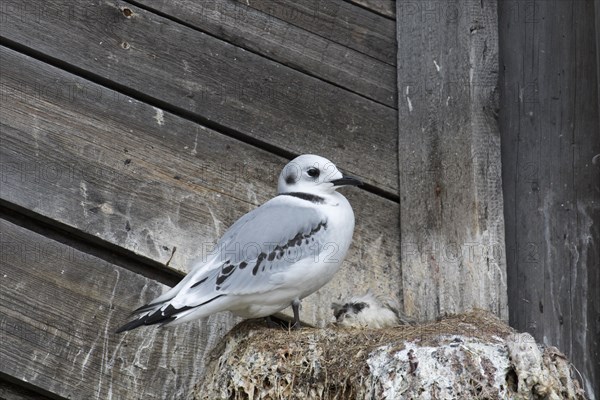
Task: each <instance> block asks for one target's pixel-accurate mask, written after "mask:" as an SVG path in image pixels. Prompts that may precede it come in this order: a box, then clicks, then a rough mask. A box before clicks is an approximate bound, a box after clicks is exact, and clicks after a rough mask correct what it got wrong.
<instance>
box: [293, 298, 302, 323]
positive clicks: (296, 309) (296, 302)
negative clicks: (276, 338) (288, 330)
mask: <svg viewBox="0 0 600 400" xmlns="http://www.w3.org/2000/svg"><path fill="white" fill-rule="evenodd" d="M292 311H294V323H293V325H292V329H300V300H298V299H296V300H294V301H292Z"/></svg>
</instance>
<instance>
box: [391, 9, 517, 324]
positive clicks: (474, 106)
mask: <svg viewBox="0 0 600 400" xmlns="http://www.w3.org/2000/svg"><path fill="white" fill-rule="evenodd" d="M396 18H397V37H398V92H399V100H398V117H399V165H400V190H399V191H400V229H401V237H402V249H401V253H402V279H403V280H402V283H403V293H404V307H405V310H406V311H407V312H408V313H409V314H411V315H414V316H416V317H418V318H420V319H422V320H430V319H432V318H435V317H437V316H439V315H440V314H442V315H443V314H447V313H457V312H461V311H465V310H470V309H471V308H473V307H478V308H482V309H486V310H489V311H492V312H494V313H495V314H497V315H498V316H499V317H500V318H502V319H504V320H507V319H508V309H507V299H506V261H505V255H504V245H503V244H504V219H503V215H502V212H503V210H502V179H501V175H500V136H499V132H498V129H497V122H496V113H497V107H498V102H497V99H498V93H497V78H498V36H497V11H496V2H495V1H494V0H485V1H480V0H472V1H461V2H450V1H423V2H409V1H406V2H405V1H399V2H397V12H396Z"/></svg>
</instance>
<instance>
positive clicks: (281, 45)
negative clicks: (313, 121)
mask: <svg viewBox="0 0 600 400" xmlns="http://www.w3.org/2000/svg"><path fill="white" fill-rule="evenodd" d="M136 3H137V4H142V5H144V7H145V8H149V9H152V10H156V11H158V12H160V13H163V14H168V15H170V16H171V17H174V18H177V19H178V20H180V21H183V22H185V23H187V24H190V25H192V26H194V27H195V28H197V29H200V30H202V31H204V32H208V33H210V34H211V35H214V36H216V37H218V38H220V39H223V40H225V41H227V42H229V43H232V44H234V45H236V46H240V47H243V48H245V49H248V50H251V51H253V52H255V53H258V54H260V55H263V56H265V57H268V58H270V59H272V60H275V61H277V62H280V63H282V64H285V65H287V66H290V67H292V68H295V69H298V70H300V71H303V72H306V73H308V74H310V75H313V76H316V77H318V78H320V79H323V80H325V81H328V82H331V83H333V84H335V85H338V86H341V87H343V88H345V89H348V90H350V91H352V92H355V93H358V94H361V95H363V96H365V97H368V98H370V99H372V100H375V101H377V102H380V103H383V104H385V105H388V106H390V107H396V68H395V67H394V66H392V65H389V64H386V63H384V62H383V61H379V60H376V59H374V58H373V57H371V56H368V55H366V54H364V53H361V52H359V51H357V50H354V49H352V48H349V47H347V46H344V45H341V44H339V43H336V42H333V41H331V40H328V39H326V38H324V37H322V36H320V35H317V34H315V33H312V32H309V31H307V30H305V29H302V28H299V27H297V26H295V25H292V24H290V23H288V22H287V21H285V20H282V19H280V18H277V17H276V16H273V15H269V14H266V13H264V12H261V11H258V10H256V9H254V8H252V7H249V6H248V5H246V4H245V3H236V2H232V1H231V0H214V1H200V2H198V1H193V0H180V1H177V2H173V1H169V0H137V2H136ZM274 4H277V7H285V6H286V4H284V3H282V2H277V3H274ZM392 33H393V32H392Z"/></svg>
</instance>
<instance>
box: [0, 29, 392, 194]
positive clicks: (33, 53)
mask: <svg viewBox="0 0 600 400" xmlns="http://www.w3.org/2000/svg"><path fill="white" fill-rule="evenodd" d="M0 45H1V46H4V47H6V48H9V49H11V50H13V51H16V52H18V53H21V54H24V55H26V56H29V57H31V58H34V59H36V60H38V61H41V62H43V63H46V64H49V65H52V66H53V67H56V68H59V69H62V70H64V71H66V72H69V73H71V74H73V75H76V76H78V77H80V78H83V79H86V80H88V81H90V82H93V83H96V84H98V85H101V86H104V87H106V88H108V89H111V90H114V91H116V92H118V93H120V94H123V95H125V96H129V97H131V98H133V99H135V100H138V101H140V102H142V103H145V104H148V105H149V106H152V107H156V108H160V109H162V110H164V111H167V112H169V113H171V114H174V115H176V116H178V117H180V118H183V119H185V120H188V121H191V122H194V123H196V124H200V125H203V126H205V127H207V128H209V129H212V130H214V131H216V132H218V133H220V134H222V135H224V136H227V137H230V138H233V139H236V140H239V141H240V142H242V143H245V144H248V145H250V146H253V147H256V148H258V149H260V150H264V151H268V152H270V153H273V154H275V155H277V156H280V157H283V158H286V159H288V160H292V159H293V158H295V157H297V156H299V155H300V154H295V153H292V152H289V151H287V150H284V149H282V148H280V147H277V146H275V145H273V144H270V143H267V142H264V141H261V140H258V139H256V138H254V137H251V136H248V135H246V134H243V133H241V132H239V131H237V130H234V129H231V128H228V127H226V126H224V125H222V124H219V123H218V122H215V121H212V120H209V119H206V118H203V117H201V116H198V115H195V114H193V113H192V112H191V111H188V110H185V109H183V108H181V107H178V106H175V105H173V104H170V103H168V102H166V101H163V100H160V99H157V98H155V97H152V96H149V95H147V94H144V93H141V92H139V91H137V90H135V89H131V88H129V87H127V86H124V85H121V84H119V83H116V82H114V81H112V80H110V79H107V78H103V77H101V76H98V75H96V74H94V73H92V72H90V71H86V70H83V69H81V68H79V67H76V66H74V65H72V64H69V63H67V62H65V61H63V60H60V59H57V58H54V57H51V56H49V55H46V54H43V53H41V52H39V51H37V50H34V49H32V48H30V47H27V46H25V45H23V44H21V43H16V42H13V41H12V40H9V39H6V38H5V37H0ZM378 104H379V103H378ZM361 189H362V190H365V191H367V192H370V193H372V194H375V195H377V196H380V197H383V198H385V199H387V200H390V201H393V202H395V203H399V202H400V196H399V194H398V193H393V192H390V191H388V190H385V189H382V188H379V187H377V186H375V185H371V184H368V183H365V184H364V185H363V186H361Z"/></svg>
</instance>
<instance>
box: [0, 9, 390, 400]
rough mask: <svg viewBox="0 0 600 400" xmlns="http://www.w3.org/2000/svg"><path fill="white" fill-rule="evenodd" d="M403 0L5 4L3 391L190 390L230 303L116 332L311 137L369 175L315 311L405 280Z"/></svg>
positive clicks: (119, 393) (1, 89)
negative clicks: (399, 51) (400, 100)
mask: <svg viewBox="0 0 600 400" xmlns="http://www.w3.org/2000/svg"><path fill="white" fill-rule="evenodd" d="M392 4H393V3H392V2H382V3H379V2H372V1H369V0H366V1H365V0H360V1H359V0H357V1H352V2H346V1H342V0H333V1H332V0H327V1H317V0H302V1H291V0H290V1H288V0H282V1H277V2H273V1H253V2H246V1H234V0H216V1H211V2H193V1H188V0H180V1H177V2H173V3H172V2H167V1H143V0H142V1H131V2H123V1H120V2H114V1H103V0H100V1H96V2H88V3H78V4H76V5H75V4H73V2H69V1H55V0H52V1H33V0H32V1H28V2H26V3H23V2H16V1H14V2H11V1H7V2H3V3H2V8H1V10H0V11H1V13H2V14H1V16H0V17H1V21H2V23H1V24H0V40H1V43H0V44H1V46H0V61H1V69H2V74H0V94H1V98H2V105H1V108H0V121H1V131H0V140H1V143H2V146H1V147H0V162H1V167H2V171H1V172H2V173H1V177H0V178H1V188H0V211H1V213H0V214H1V215H0V223H1V228H0V229H1V232H2V233H1V237H0V245H1V247H0V251H1V258H0V259H1V263H0V279H1V282H2V290H1V292H0V297H1V300H2V301H1V302H0V333H1V335H2V342H3V346H2V347H1V348H0V381H2V382H1V384H0V390H2V392H0V393H2V394H3V395H6V396H13V398H19V399H25V398H30V397H31V396H30V394H29V393H30V392H33V393H35V394H36V396H37V395H39V396H47V397H49V398H98V399H104V398H111V397H112V398H128V397H131V396H132V394H133V396H134V397H135V398H185V397H186V396H187V394H188V393H189V392H190V391H191V386H192V385H193V384H194V383H195V382H197V381H198V376H200V375H201V374H202V373H203V370H204V359H205V357H206V355H207V354H208V353H209V352H210V350H211V349H212V348H213V347H214V344H215V343H216V342H217V341H218V340H219V339H220V338H221V337H222V335H223V334H224V333H225V332H226V331H227V330H228V329H229V328H230V327H231V326H233V324H234V323H235V322H236V321H237V320H236V319H235V318H232V317H231V316H229V315H227V314H223V315H217V316H213V317H211V318H210V319H208V321H205V322H204V323H202V324H188V325H184V326H181V327H178V328H176V329H165V330H160V329H154V328H151V329H141V330H139V331H134V332H132V333H128V334H126V335H114V334H113V331H114V329H115V328H116V327H117V326H118V325H120V324H121V323H123V322H124V321H125V319H126V317H127V314H128V312H129V311H130V310H131V309H133V308H135V307H137V306H139V305H141V304H143V303H144V302H146V301H148V300H150V299H151V298H152V297H153V296H155V295H156V294H157V293H160V292H161V291H163V290H165V289H166V286H165V285H164V284H168V285H172V284H174V283H176V282H177V280H178V279H179V278H180V277H181V276H182V275H183V273H185V272H186V271H187V268H188V262H189V260H190V259H192V258H195V257H196V256H199V255H201V254H202V253H203V252H205V251H207V250H208V249H209V248H210V245H211V244H213V243H214V242H215V240H216V239H217V238H218V237H219V236H220V235H221V234H222V233H223V231H224V230H225V229H226V228H227V227H228V226H229V225H230V224H231V223H232V222H233V221H235V220H236V219H237V218H238V217H239V216H241V215H242V214H244V213H245V212H247V211H249V210H251V209H253V208H254V207H256V206H257V205H259V204H261V203H262V202H264V201H265V200H267V199H268V198H270V197H271V196H273V195H274V193H275V181H276V176H277V175H278V174H279V171H280V169H281V168H282V167H283V165H284V164H285V163H286V160H287V159H289V158H291V157H293V156H294V155H296V154H300V153H316V154H320V155H323V156H325V157H328V158H330V159H331V160H333V161H334V162H336V164H337V165H338V166H339V167H340V168H341V169H343V170H345V171H346V172H348V173H351V174H354V175H357V176H359V177H361V178H363V179H364V180H365V181H366V182H367V183H368V185H367V186H366V189H367V190H354V191H353V190H345V193H346V194H347V196H348V198H349V200H350V202H351V203H352V204H353V208H354V210H355V214H356V217H357V226H356V231H355V237H354V245H353V247H352V249H351V252H350V254H349V256H348V259H347V262H346V263H345V266H344V267H343V269H342V271H341V272H340V274H339V275H338V276H336V278H335V279H334V281H333V282H332V283H331V284H330V285H329V286H327V287H326V288H324V289H323V290H321V291H319V292H318V293H317V294H315V295H314V296H311V297H310V298H308V299H306V300H307V301H305V302H304V308H303V317H304V318H305V319H306V321H307V322H309V323H314V324H317V325H323V324H325V323H327V322H329V320H330V318H331V312H330V310H329V305H330V302H331V301H332V300H334V299H337V298H338V297H340V296H344V297H345V296H347V295H348V293H356V292H362V291H365V290H366V289H367V287H368V286H370V287H372V288H373V289H375V290H377V291H378V292H381V293H383V294H389V295H391V296H401V285H400V283H399V282H398V280H394V279H390V278H389V277H390V276H400V275H401V273H400V261H399V251H400V248H399V245H398V237H399V229H398V223H397V221H398V210H399V205H398V196H397V187H398V168H397V145H396V143H397V136H396V135H397V133H396V131H397V116H396V113H397V111H396V96H395V91H396V75H395V68H396V65H395V64H396V60H395V53H396V42H395V23H394V20H393V18H394V17H393V15H394V13H393V9H392V7H391V5H392ZM167 263H168V264H169V266H168V267H167V266H166V264H167ZM28 396H29V397H28Z"/></svg>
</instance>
